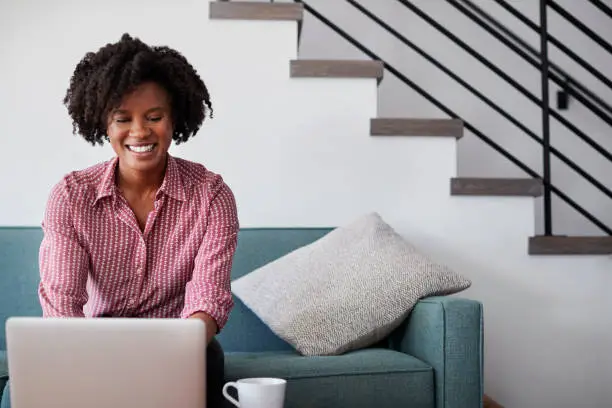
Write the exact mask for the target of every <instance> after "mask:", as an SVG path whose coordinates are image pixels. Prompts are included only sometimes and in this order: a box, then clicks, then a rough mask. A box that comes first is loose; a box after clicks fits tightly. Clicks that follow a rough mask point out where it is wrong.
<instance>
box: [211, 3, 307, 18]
mask: <svg viewBox="0 0 612 408" xmlns="http://www.w3.org/2000/svg"><path fill="white" fill-rule="evenodd" d="M209 10H210V12H209V17H210V18H211V19H218V20H223V19H229V20H287V21H302V19H303V18H304V6H303V5H302V4H299V3H267V2H243V1H211V2H210V6H209Z"/></svg>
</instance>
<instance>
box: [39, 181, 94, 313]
mask: <svg viewBox="0 0 612 408" xmlns="http://www.w3.org/2000/svg"><path fill="white" fill-rule="evenodd" d="M42 228H43V233H44V236H43V240H42V243H41V246H40V252H39V267H40V284H39V287H38V296H39V300H40V304H41V306H42V311H43V316H44V317H83V316H84V313H83V306H84V305H85V303H87V290H86V284H87V275H88V271H89V256H88V255H87V252H86V251H85V249H84V248H83V247H82V245H81V244H80V243H79V240H78V238H77V233H76V231H75V228H74V225H73V218H72V214H71V206H70V200H69V199H68V193H67V188H66V185H65V182H61V183H59V184H57V185H55V186H54V187H53V189H52V190H51V193H50V195H49V200H48V202H47V207H46V209H45V215H44V218H43V223H42Z"/></svg>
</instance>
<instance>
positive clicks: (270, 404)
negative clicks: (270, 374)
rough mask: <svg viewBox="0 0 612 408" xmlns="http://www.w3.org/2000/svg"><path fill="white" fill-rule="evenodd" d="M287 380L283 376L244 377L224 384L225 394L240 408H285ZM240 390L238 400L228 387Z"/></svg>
mask: <svg viewBox="0 0 612 408" xmlns="http://www.w3.org/2000/svg"><path fill="white" fill-rule="evenodd" d="M286 386H287V381H286V380H283V379H282V378H243V379H241V380H238V381H236V382H228V383H227V384H225V385H224V386H223V396H224V397H225V398H227V399H228V400H229V401H230V402H231V403H232V404H234V405H235V406H237V407H239V408H283V406H284V404H285V388H286ZM229 387H234V388H235V389H236V390H237V391H238V401H236V400H235V399H234V398H232V396H231V395H229V394H228V392H227V389H228V388H229Z"/></svg>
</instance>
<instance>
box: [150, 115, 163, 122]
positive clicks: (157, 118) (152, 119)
mask: <svg viewBox="0 0 612 408" xmlns="http://www.w3.org/2000/svg"><path fill="white" fill-rule="evenodd" d="M149 120H150V121H151V122H159V121H160V120H162V117H161V116H156V117H154V118H149Z"/></svg>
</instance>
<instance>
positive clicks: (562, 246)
mask: <svg viewBox="0 0 612 408" xmlns="http://www.w3.org/2000/svg"><path fill="white" fill-rule="evenodd" d="M529 254H530V255H610V254H612V237H611V236H601V237H588V236H565V235H553V236H535V237H530V238H529Z"/></svg>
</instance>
